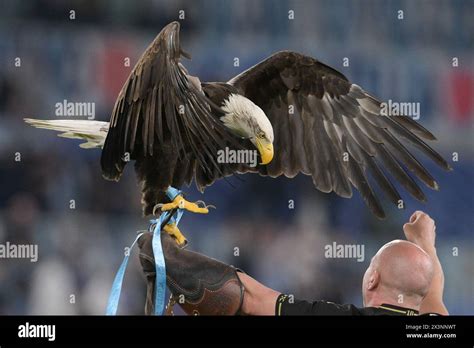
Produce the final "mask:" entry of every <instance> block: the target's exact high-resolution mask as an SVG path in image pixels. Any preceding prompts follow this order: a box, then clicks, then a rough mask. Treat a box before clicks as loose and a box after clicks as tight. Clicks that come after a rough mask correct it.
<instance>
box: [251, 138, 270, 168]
mask: <svg viewBox="0 0 474 348" xmlns="http://www.w3.org/2000/svg"><path fill="white" fill-rule="evenodd" d="M255 144H256V145H257V149H258V152H260V156H261V157H262V162H261V163H260V164H268V163H270V162H271V161H272V159H273V144H272V143H271V142H269V141H268V140H266V139H259V138H257V139H256V141H255Z"/></svg>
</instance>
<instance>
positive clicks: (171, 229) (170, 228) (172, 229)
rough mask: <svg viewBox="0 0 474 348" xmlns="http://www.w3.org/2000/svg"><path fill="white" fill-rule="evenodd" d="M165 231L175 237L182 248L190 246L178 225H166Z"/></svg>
mask: <svg viewBox="0 0 474 348" xmlns="http://www.w3.org/2000/svg"><path fill="white" fill-rule="evenodd" d="M163 231H164V232H166V233H168V234H169V235H170V236H171V237H173V238H174V239H175V240H176V243H178V245H179V246H180V247H184V246H185V245H186V244H188V241H187V239H186V237H185V236H184V235H183V234H182V233H181V231H180V230H179V228H178V226H176V224H167V225H165V227H163Z"/></svg>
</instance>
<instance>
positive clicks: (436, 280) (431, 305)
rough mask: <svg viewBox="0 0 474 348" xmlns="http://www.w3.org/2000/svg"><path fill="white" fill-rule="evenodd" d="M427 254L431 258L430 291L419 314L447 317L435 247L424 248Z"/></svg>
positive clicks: (442, 277) (441, 276) (439, 263)
mask: <svg viewBox="0 0 474 348" xmlns="http://www.w3.org/2000/svg"><path fill="white" fill-rule="evenodd" d="M424 250H425V251H426V252H427V254H428V255H429V256H430V257H431V259H432V262H433V280H432V281H431V286H430V290H429V291H428V294H427V295H426V297H425V298H424V299H423V301H422V303H421V306H420V313H422V314H423V313H438V314H443V315H448V314H449V313H448V310H447V309H446V306H445V305H444V303H443V291H444V273H443V268H442V267H441V262H440V261H439V258H438V255H437V254H436V248H435V247H429V248H424Z"/></svg>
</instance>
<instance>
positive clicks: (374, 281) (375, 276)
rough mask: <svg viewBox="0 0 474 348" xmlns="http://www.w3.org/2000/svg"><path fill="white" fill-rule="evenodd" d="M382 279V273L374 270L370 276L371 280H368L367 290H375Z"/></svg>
mask: <svg viewBox="0 0 474 348" xmlns="http://www.w3.org/2000/svg"><path fill="white" fill-rule="evenodd" d="M379 281H380V274H379V272H378V271H377V270H374V271H373V272H372V274H371V275H370V277H369V281H368V282H367V290H374V289H375V288H376V287H377V286H378V285H379Z"/></svg>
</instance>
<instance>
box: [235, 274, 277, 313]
mask: <svg viewBox="0 0 474 348" xmlns="http://www.w3.org/2000/svg"><path fill="white" fill-rule="evenodd" d="M237 275H238V276H239V278H240V281H241V282H242V284H243V285H244V288H245V296H244V303H243V304H242V312H243V314H245V315H275V306H276V300H277V298H278V296H279V295H280V293H279V292H278V291H275V290H273V289H270V288H269V287H266V286H265V285H263V284H261V283H259V282H258V281H256V280H255V279H253V278H252V277H250V276H249V275H247V274H245V273H241V272H238V273H237Z"/></svg>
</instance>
